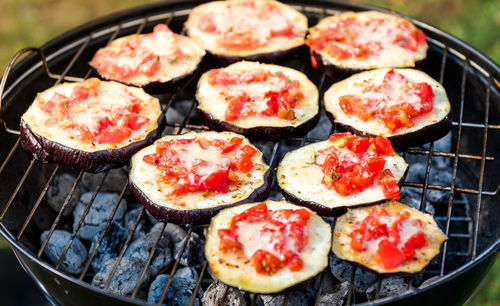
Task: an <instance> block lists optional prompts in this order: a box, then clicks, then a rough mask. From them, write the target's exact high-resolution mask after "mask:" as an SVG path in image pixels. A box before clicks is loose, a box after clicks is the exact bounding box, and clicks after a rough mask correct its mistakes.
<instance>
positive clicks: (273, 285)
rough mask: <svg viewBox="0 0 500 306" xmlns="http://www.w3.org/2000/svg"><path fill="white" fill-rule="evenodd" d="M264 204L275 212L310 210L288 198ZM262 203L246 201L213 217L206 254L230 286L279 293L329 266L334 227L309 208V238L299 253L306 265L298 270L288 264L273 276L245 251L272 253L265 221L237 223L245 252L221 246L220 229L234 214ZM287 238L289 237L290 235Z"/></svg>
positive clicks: (215, 272)
mask: <svg viewBox="0 0 500 306" xmlns="http://www.w3.org/2000/svg"><path fill="white" fill-rule="evenodd" d="M265 203H266V206H267V209H268V210H269V211H272V212H275V211H279V210H300V209H302V210H306V211H309V210H308V209H307V208H304V207H300V206H296V205H293V204H290V203H288V202H286V201H270V200H267V201H266V202H265ZM259 204H261V203H251V204H243V205H238V206H235V207H231V208H227V209H224V210H222V211H220V212H219V214H217V215H216V216H215V217H213V218H212V221H211V222H210V226H209V227H208V232H207V241H206V244H205V257H206V259H207V262H208V264H209V265H210V269H211V270H212V272H213V274H214V275H215V276H216V277H217V278H218V279H220V280H221V281H223V282H224V283H226V284H228V285H230V286H234V287H237V288H239V289H242V290H245V291H248V292H255V293H266V294H267V293H277V292H281V291H283V290H285V289H289V288H291V287H298V286H300V285H302V284H304V283H305V282H306V281H308V280H310V279H312V278H313V277H314V276H316V275H318V274H319V273H320V272H321V271H323V270H324V269H325V268H326V267H327V266H328V253H329V251H330V245H331V244H330V242H331V227H330V225H328V224H327V223H326V222H325V221H323V219H322V218H321V217H319V216H318V215H316V214H315V213H313V212H310V211H309V212H310V213H311V214H312V215H310V217H309V219H308V220H307V223H306V228H307V239H308V241H307V244H306V245H305V246H304V247H303V249H302V251H301V252H299V253H298V254H296V255H298V256H299V257H300V259H301V260H302V263H303V266H302V268H301V269H299V270H297V271H290V270H289V268H288V266H285V267H283V268H281V269H279V270H278V271H277V272H275V273H273V274H271V275H268V274H266V273H264V274H262V273H257V272H256V267H255V264H254V260H255V259H256V258H253V256H252V258H247V256H246V255H245V252H246V253H249V254H251V253H254V252H253V250H257V252H258V250H259V249H264V250H269V252H273V251H272V250H270V249H271V248H270V247H269V246H272V245H273V242H274V241H273V242H267V241H266V239H267V238H266V236H265V234H263V233H262V231H260V229H262V226H263V224H265V223H264V222H262V223H258V222H257V223H247V224H246V225H247V226H245V225H243V226H238V233H239V236H238V240H239V241H240V242H239V243H241V246H242V247H243V251H237V252H234V251H231V250H225V249H221V247H222V244H221V239H220V238H219V237H220V236H219V230H221V229H227V228H229V227H230V226H231V222H232V220H233V217H234V216H236V215H239V214H241V213H242V212H244V211H247V210H248V209H249V208H252V207H255V206H257V205H259ZM240 224H241V223H240ZM268 224H269V223H268ZM259 226H260V227H259ZM287 239H290V238H289V237H287ZM288 242H290V241H288ZM287 247H289V244H287ZM249 256H251V255H249ZM276 256H279V255H276ZM269 265H270V264H266V262H261V266H259V267H258V268H259V269H262V270H265V268H266V267H268V266H269Z"/></svg>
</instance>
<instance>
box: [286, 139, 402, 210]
mask: <svg viewBox="0 0 500 306" xmlns="http://www.w3.org/2000/svg"><path fill="white" fill-rule="evenodd" d="M346 134H348V133H346ZM334 135H345V134H332V136H331V138H332V137H334ZM349 135H350V134H349ZM350 137H355V136H352V135H351V136H350ZM355 138H361V139H362V137H355ZM371 139H373V138H371ZM386 141H387V140H386ZM389 145H390V144H389ZM331 147H332V142H331V141H330V140H324V141H320V142H316V143H312V144H309V145H306V146H303V147H300V148H298V149H296V150H293V151H290V152H288V153H287V154H286V155H285V156H284V157H283V159H282V160H281V162H280V164H279V166H278V172H277V180H278V185H279V187H280V188H281V190H282V193H283V195H284V196H285V198H286V199H287V200H288V201H290V202H294V203H297V204H300V205H304V206H307V207H309V208H311V209H312V210H314V211H316V212H318V213H319V214H322V215H338V214H339V213H340V212H343V211H345V208H346V207H355V206H361V205H369V204H374V203H379V202H383V201H386V199H387V198H388V196H387V195H386V193H385V192H384V188H383V186H382V179H379V178H381V177H383V176H384V175H385V174H389V172H388V171H387V170H384V171H382V169H388V170H390V173H392V175H393V177H394V179H395V182H394V181H393V183H394V184H393V185H394V186H393V187H396V184H400V183H401V182H402V181H403V180H404V177H405V175H406V171H407V168H408V165H407V164H406V163H405V161H404V159H403V158H401V157H400V156H398V155H397V154H396V153H392V155H387V156H385V157H383V159H384V160H385V164H384V165H383V168H381V169H379V170H380V171H382V173H380V174H376V175H375V179H374V180H373V184H372V185H370V186H367V187H366V188H364V189H363V190H361V191H359V192H357V193H356V192H352V193H350V194H348V195H341V194H340V193H339V192H337V189H336V188H334V187H333V181H334V180H339V182H343V180H341V179H340V178H341V177H342V174H341V171H340V170H341V169H339V170H336V169H337V167H336V166H334V165H333V168H332V169H335V170H333V171H329V172H328V173H329V175H330V176H328V177H327V175H325V174H324V172H323V170H322V166H321V165H325V163H326V160H327V159H328V154H330V153H328V154H325V153H322V152H329V150H330V149H329V148H331ZM391 149H392V148H391ZM332 154H333V155H335V156H338V157H339V165H342V164H346V165H348V164H353V160H356V159H359V162H354V163H358V164H360V165H365V164H368V159H367V160H366V161H362V160H361V157H359V156H358V157H354V158H351V156H353V155H354V153H352V151H351V150H348V149H347V148H342V149H341V150H340V151H338V152H336V153H332ZM370 163H371V162H370ZM366 167H368V166H366ZM363 171H364V170H363ZM330 172H331V173H330ZM356 177H361V175H356ZM327 181H330V182H331V184H332V186H331V187H330V188H329V187H328V186H327V185H326V183H323V182H327ZM355 183H358V182H351V186H352V185H353V184H355ZM339 186H340V187H341V186H342V185H339ZM341 188H342V187H341ZM346 194H347V193H346Z"/></svg>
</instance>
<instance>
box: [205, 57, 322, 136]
mask: <svg viewBox="0 0 500 306" xmlns="http://www.w3.org/2000/svg"><path fill="white" fill-rule="evenodd" d="M223 69H224V70H226V71H229V72H235V73H238V72H244V71H249V70H253V69H261V70H266V71H270V72H271V73H273V74H274V73H283V74H284V75H286V76H287V77H288V78H289V79H290V80H298V81H299V83H300V91H301V92H302V93H303V95H304V98H303V99H302V100H301V101H300V102H299V103H298V104H297V105H296V106H295V107H294V109H293V111H294V113H295V115H294V116H295V118H294V119H292V120H287V119H282V118H279V117H278V116H249V117H247V118H243V119H237V120H234V121H226V120H225V113H226V109H227V107H228V105H229V104H228V103H227V101H226V98H225V96H224V94H222V93H221V91H220V89H218V88H217V87H215V86H212V85H210V83H209V81H208V76H207V74H204V75H202V76H201V78H200V80H199V82H198V89H197V92H196V100H197V102H198V106H197V108H198V111H199V113H200V115H201V118H202V120H203V121H204V123H205V124H206V125H208V126H209V127H210V128H213V129H215V130H229V131H232V132H236V133H239V134H243V135H245V136H247V137H250V138H265V139H279V138H281V137H287V136H300V135H304V134H305V133H307V132H308V131H309V130H310V129H312V128H313V127H314V126H315V125H316V123H317V122H318V119H319V106H318V89H317V88H316V86H315V85H314V84H313V83H312V82H311V81H310V80H309V79H308V78H307V76H306V75H304V74H303V73H301V72H299V71H297V70H294V69H291V68H288V67H283V66H278V65H270V64H261V63H257V62H246V61H242V62H238V63H235V64H232V65H230V66H228V67H226V68H223ZM269 86H270V88H272V85H271V84H270V85H269ZM251 88H253V90H252V91H251V92H250V94H254V95H255V98H256V100H258V99H262V100H263V95H264V94H265V91H266V88H265V87H262V88H259V89H258V90H257V89H255V86H254V85H252V84H249V86H248V90H251Z"/></svg>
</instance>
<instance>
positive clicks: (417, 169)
mask: <svg viewBox="0 0 500 306" xmlns="http://www.w3.org/2000/svg"><path fill="white" fill-rule="evenodd" d="M426 170H427V165H426V164H425V163H421V162H420V163H419V162H415V163H411V162H410V166H409V169H408V174H407V175H406V181H407V182H416V183H423V182H424V179H425V171H426Z"/></svg>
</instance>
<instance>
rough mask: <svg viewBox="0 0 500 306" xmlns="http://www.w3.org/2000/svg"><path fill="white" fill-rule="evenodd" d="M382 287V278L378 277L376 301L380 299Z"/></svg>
mask: <svg viewBox="0 0 500 306" xmlns="http://www.w3.org/2000/svg"><path fill="white" fill-rule="evenodd" d="M380 285H382V276H380V275H377V287H376V288H375V299H378V298H379V297H380Z"/></svg>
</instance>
